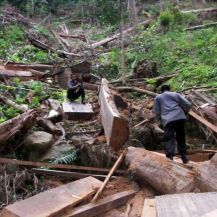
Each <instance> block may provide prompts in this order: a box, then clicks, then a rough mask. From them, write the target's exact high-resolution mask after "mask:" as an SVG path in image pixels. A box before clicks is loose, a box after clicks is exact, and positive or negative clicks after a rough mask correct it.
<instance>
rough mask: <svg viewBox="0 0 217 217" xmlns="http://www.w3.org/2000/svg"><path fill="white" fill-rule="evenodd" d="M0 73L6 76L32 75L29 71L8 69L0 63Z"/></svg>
mask: <svg viewBox="0 0 217 217" xmlns="http://www.w3.org/2000/svg"><path fill="white" fill-rule="evenodd" d="M0 75H3V76H8V77H32V76H33V73H32V72H30V71H21V70H8V69H6V68H5V67H4V66H1V65H0Z"/></svg>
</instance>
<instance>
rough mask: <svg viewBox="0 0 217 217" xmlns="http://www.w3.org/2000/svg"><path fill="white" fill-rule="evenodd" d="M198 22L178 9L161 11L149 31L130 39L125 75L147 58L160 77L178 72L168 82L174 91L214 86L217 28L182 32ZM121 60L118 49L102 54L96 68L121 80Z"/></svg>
mask: <svg viewBox="0 0 217 217" xmlns="http://www.w3.org/2000/svg"><path fill="white" fill-rule="evenodd" d="M205 22H206V21H205ZM200 23H201V21H199V20H197V18H196V17H195V16H194V15H192V14H188V15H186V14H185V15H184V14H181V13H180V12H179V11H178V10H177V9H172V10H169V11H167V12H163V13H162V14H161V15H160V16H159V18H158V19H157V20H156V21H153V22H152V24H151V25H150V27H149V28H148V29H146V30H144V29H143V27H141V28H140V30H139V31H140V33H139V34H138V35H137V36H136V37H134V38H133V42H132V43H131V45H130V47H128V49H127V51H126V65H127V72H128V73H129V72H130V70H131V68H132V67H133V65H135V61H136V62H138V61H139V60H141V59H147V60H150V61H155V62H157V66H158V71H159V73H160V74H165V73H172V72H179V75H178V76H177V77H175V78H173V79H172V80H170V82H169V83H170V84H171V85H172V87H173V89H175V90H181V89H184V88H186V87H191V86H200V85H202V86H204V85H205V86H207V85H208V86H217V80H216V78H217V67H216V66H217V29H216V28H214V27H213V28H207V29H201V30H195V31H185V30H184V29H185V28H187V27H188V26H189V25H190V26H191V25H197V24H200ZM120 57H121V55H120V49H119V48H116V49H113V50H111V51H110V52H109V53H107V54H106V55H101V56H100V58H99V61H100V64H101V65H100V67H99V69H101V70H102V73H104V72H105V71H107V72H108V77H109V78H111V77H116V78H117V77H120V71H121V70H120V66H121V61H120ZM117 71H118V72H119V73H118V74H117Z"/></svg>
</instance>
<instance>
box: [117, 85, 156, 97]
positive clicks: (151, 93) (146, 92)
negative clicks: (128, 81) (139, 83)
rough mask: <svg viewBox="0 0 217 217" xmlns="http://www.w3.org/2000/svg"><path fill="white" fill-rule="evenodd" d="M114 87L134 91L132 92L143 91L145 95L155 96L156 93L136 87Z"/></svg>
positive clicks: (119, 89)
mask: <svg viewBox="0 0 217 217" xmlns="http://www.w3.org/2000/svg"><path fill="white" fill-rule="evenodd" d="M116 89H117V90H118V91H134V92H138V93H144V94H147V95H149V96H152V97H155V96H157V93H154V92H151V91H149V90H145V89H141V88H138V87H117V88H116Z"/></svg>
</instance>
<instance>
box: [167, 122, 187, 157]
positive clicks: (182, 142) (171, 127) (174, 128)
mask: <svg viewBox="0 0 217 217" xmlns="http://www.w3.org/2000/svg"><path fill="white" fill-rule="evenodd" d="M164 136H165V137H164V139H165V142H166V156H167V157H168V158H170V159H172V158H173V157H174V155H175V142H177V147H178V151H179V154H180V155H181V156H182V157H184V156H186V139H185V120H176V121H172V122H169V123H168V124H167V125H166V126H165V135H164Z"/></svg>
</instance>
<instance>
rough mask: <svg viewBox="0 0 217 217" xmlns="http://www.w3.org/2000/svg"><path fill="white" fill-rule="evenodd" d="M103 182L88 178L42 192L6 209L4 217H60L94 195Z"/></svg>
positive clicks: (3, 213)
mask: <svg viewBox="0 0 217 217" xmlns="http://www.w3.org/2000/svg"><path fill="white" fill-rule="evenodd" d="M101 183H102V182H101V181H99V180H97V179H95V178H93V177H87V178H84V179H81V180H78V181H75V182H71V183H68V184H66V185H62V186H60V187H57V188H54V189H51V190H48V191H45V192H42V193H40V194H37V195H35V196H33V197H30V198H28V199H26V200H22V201H19V202H16V203H14V204H12V205H9V206H7V207H6V208H4V210H3V212H2V217H15V216H16V217H30V216H31V217H51V216H52V217H58V216H60V215H61V214H62V213H63V212H64V211H65V210H66V209H67V208H70V207H74V206H75V205H77V204H78V203H80V202H82V201H83V200H84V199H86V198H88V197H89V196H90V195H92V194H93V193H94V192H95V191H96V190H97V189H98V188H99V187H100V185H101Z"/></svg>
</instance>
